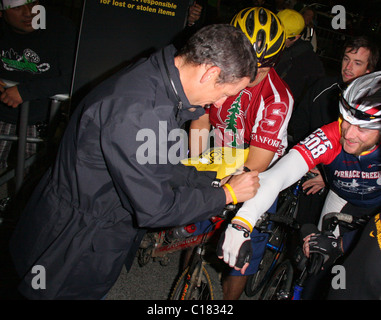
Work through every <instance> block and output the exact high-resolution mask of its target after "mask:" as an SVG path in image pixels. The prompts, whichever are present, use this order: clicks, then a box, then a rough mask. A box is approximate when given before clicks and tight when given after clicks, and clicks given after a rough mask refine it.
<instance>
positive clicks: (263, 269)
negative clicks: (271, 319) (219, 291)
mask: <svg viewBox="0 0 381 320" xmlns="http://www.w3.org/2000/svg"><path fill="white" fill-rule="evenodd" d="M278 230H279V235H278ZM284 232H285V231H284V229H283V228H282V227H281V226H278V229H277V230H276V231H274V233H273V234H272V236H274V237H276V236H279V237H280V239H281V240H278V242H279V243H278V244H277V246H279V245H280V243H281V242H282V241H283V239H284V236H285V234H284ZM268 242H270V243H271V236H270V238H269V240H268ZM278 254H279V251H274V250H271V249H268V248H266V250H265V253H264V255H263V257H262V260H261V262H260V264H259V267H258V271H257V272H256V273H255V274H252V275H250V276H248V278H247V281H246V286H245V294H246V295H247V296H248V297H253V296H255V295H257V294H258V293H259V292H260V291H261V290H262V288H263V287H264V286H265V284H266V282H267V281H268V280H269V277H270V275H271V271H272V270H270V267H271V265H272V264H273V263H274V261H275V259H276V257H277V255H278ZM269 256H270V257H271V256H272V258H269ZM278 259H279V258H278ZM256 279H260V280H259V281H257V280H256ZM256 282H257V283H256Z"/></svg>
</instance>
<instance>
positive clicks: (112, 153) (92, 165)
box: [11, 46, 226, 299]
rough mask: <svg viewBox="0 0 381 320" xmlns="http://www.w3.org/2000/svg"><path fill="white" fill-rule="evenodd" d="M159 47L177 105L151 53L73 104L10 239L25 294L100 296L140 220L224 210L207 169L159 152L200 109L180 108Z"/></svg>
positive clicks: (128, 257) (173, 220) (174, 221)
mask: <svg viewBox="0 0 381 320" xmlns="http://www.w3.org/2000/svg"><path fill="white" fill-rule="evenodd" d="M164 55H165V60H166V63H167V65H168V70H169V73H170V76H171V78H172V80H173V82H174V85H175V88H176V90H177V93H178V95H179V98H180V99H181V101H182V104H183V108H182V109H181V110H179V111H178V110H177V107H176V106H177V104H178V101H177V98H176V96H175V94H174V93H173V91H172V88H171V86H170V81H169V78H168V76H167V72H166V70H165V67H164V64H163V56H162V51H159V52H157V53H156V54H154V55H152V56H151V57H150V58H149V59H147V60H144V61H140V62H139V63H137V64H136V65H134V66H132V67H129V68H127V69H125V70H122V71H121V72H119V73H118V74H116V75H114V76H113V77H111V78H110V79H108V80H107V81H105V82H104V83H102V84H101V85H100V86H98V87H97V88H95V90H93V92H92V93H90V94H89V95H88V96H87V97H86V98H85V99H84V101H83V102H82V103H81V104H80V105H79V106H78V108H77V109H76V111H75V112H74V114H73V116H72V118H71V121H70V123H69V125H68V128H67V130H66V132H65V135H64V137H63V139H62V142H61V145H60V149H59V152H58V156H57V160H56V162H55V164H54V166H53V167H52V168H51V169H50V170H49V171H48V172H47V173H46V174H45V176H44V177H43V179H42V181H41V182H40V184H39V186H38V187H37V189H36V190H35V192H34V194H33V195H32V197H31V199H30V201H29V203H28V205H27V207H26V209H25V212H24V213H23V215H22V217H21V220H20V222H19V224H18V226H17V229H16V231H15V233H14V235H13V238H12V241H11V254H12V256H13V259H14V262H15V266H16V268H17V271H18V273H19V275H20V276H21V277H22V283H21V286H20V290H21V292H22V293H23V294H24V295H25V296H26V297H27V298H31V299H101V298H102V297H103V296H104V295H105V294H106V293H107V292H108V290H109V289H110V288H111V287H112V285H113V284H114V282H115V281H116V280H117V278H118V276H119V274H120V271H121V268H122V266H123V264H124V263H125V262H126V263H127V265H130V264H131V262H132V260H133V258H134V256H135V253H136V250H137V249H138V247H139V243H140V241H141V238H142V236H143V235H144V232H145V229H146V228H159V227H167V226H176V225H182V224H186V223H190V222H195V221H201V220H205V219H207V218H209V217H210V216H212V215H214V214H216V213H218V212H220V211H221V210H223V208H224V206H225V201H226V199H225V193H224V191H223V190H222V188H214V187H212V186H211V182H212V181H213V179H214V178H215V173H211V172H205V173H201V172H197V171H196V170H195V169H194V168H192V167H185V166H183V165H182V164H172V163H171V162H170V161H169V160H167V159H166V157H167V150H169V149H170V148H171V147H172V148H173V147H175V146H176V143H178V142H177V141H172V140H171V139H162V138H163V137H168V134H169V132H171V131H172V130H174V129H176V128H179V126H180V125H182V124H183V123H184V122H185V121H186V120H189V119H194V118H197V117H198V116H199V115H200V114H203V112H204V111H203V109H202V108H201V107H198V108H197V110H196V111H195V112H190V111H189V110H188V109H189V108H190V107H191V105H190V104H189V101H188V100H187V98H186V96H185V94H184V92H183V88H182V86H181V82H180V78H179V73H178V70H177V68H176V67H175V66H174V55H175V49H174V47H172V46H170V47H167V48H165V49H164ZM152 136H154V137H155V139H156V140H152V139H148V138H152ZM142 137H143V138H142ZM160 137H161V139H160ZM148 141H149V142H148ZM152 141H154V142H152ZM148 145H149V148H146V147H147V146H148ZM141 151H144V152H143V153H142V154H143V155H146V156H147V157H149V158H147V159H148V163H144V164H142V159H140V158H141V157H142V154H140V158H139V156H137V153H139V152H141ZM147 159H146V160H147ZM143 160H144V159H143ZM35 265H39V266H43V267H44V268H45V270H46V289H44V290H35V289H33V288H32V286H31V283H32V279H33V277H34V276H35V275H36V274H34V273H32V272H31V268H32V267H33V266H35Z"/></svg>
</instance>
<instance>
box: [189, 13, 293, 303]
mask: <svg viewBox="0 0 381 320" xmlns="http://www.w3.org/2000/svg"><path fill="white" fill-rule="evenodd" d="M231 24H232V25H234V26H235V27H237V28H238V29H240V30H242V31H243V32H244V33H245V34H246V36H247V37H248V38H249V40H250V42H251V43H252V44H253V47H254V49H255V51H256V53H257V58H258V72H257V77H256V79H255V80H254V82H252V83H250V85H249V86H248V87H247V88H245V89H244V90H242V91H241V92H239V93H238V94H237V95H235V96H232V97H229V98H227V99H226V101H225V102H224V104H223V105H222V106H221V107H219V106H216V105H211V106H210V107H209V109H206V114H205V115H204V116H202V117H200V118H199V119H197V120H194V121H193V122H192V124H191V126H190V128H191V135H190V146H191V156H195V155H198V154H200V153H201V152H202V151H204V149H205V148H206V145H207V144H206V143H204V144H202V143H199V144H198V143H197V142H199V141H200V140H199V138H200V135H199V134H198V133H199V132H200V133H201V141H206V138H207V137H208V135H209V131H210V129H211V126H213V127H214V130H213V131H212V132H213V134H214V138H215V140H214V145H215V146H217V147H226V146H227V147H232V148H244V147H246V146H249V154H248V158H247V160H246V161H245V170H246V171H249V170H257V171H258V172H262V171H264V170H266V169H267V168H268V167H269V166H270V165H271V164H272V163H274V162H275V161H276V160H277V159H278V158H279V157H281V156H282V155H283V154H284V152H285V150H286V148H287V125H288V122H289V120H290V117H291V113H292V109H293V105H294V99H293V96H292V93H291V91H290V89H289V87H288V86H287V84H286V83H285V82H284V81H283V80H282V79H281V78H280V77H279V76H278V74H277V73H276V72H275V70H274V68H273V67H274V65H275V63H276V61H277V60H278V58H279V54H280V53H281V52H282V51H283V49H284V43H285V32H284V29H283V27H282V25H281V23H280V21H279V19H278V18H277V16H276V15H275V14H274V13H272V12H271V11H270V10H267V9H264V8H260V7H251V8H246V9H244V10H241V11H240V12H239V13H238V14H237V15H236V16H235V17H234V18H233V20H232V22H231ZM193 130H195V132H196V134H195V135H193V136H192V132H194V131H193ZM202 133H203V135H202ZM192 148H193V149H192ZM251 240H252V244H253V255H252V260H251V263H250V268H249V269H248V270H247V271H246V273H245V274H244V275H242V274H241V273H240V272H237V271H236V270H234V269H232V270H231V271H230V273H229V274H228V276H227V277H224V280H223V292H224V299H228V300H232V299H238V298H239V297H240V296H241V294H242V292H243V290H244V288H245V284H246V281H247V277H248V276H249V275H250V274H254V273H255V272H256V271H257V269H258V265H259V262H260V260H261V258H262V255H263V252H264V250H265V245H266V242H267V235H264V234H260V233H257V232H253V233H252V236H251Z"/></svg>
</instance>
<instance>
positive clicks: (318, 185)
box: [302, 169, 325, 195]
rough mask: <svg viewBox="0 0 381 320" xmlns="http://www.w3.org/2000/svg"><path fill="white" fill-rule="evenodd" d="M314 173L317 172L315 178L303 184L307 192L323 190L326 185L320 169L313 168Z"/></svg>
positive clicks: (312, 192)
mask: <svg viewBox="0 0 381 320" xmlns="http://www.w3.org/2000/svg"><path fill="white" fill-rule="evenodd" d="M310 171H311V172H312V173H315V174H316V176H315V177H314V178H311V179H308V180H307V181H305V182H304V183H303V185H302V187H303V190H307V192H306V194H307V195H309V194H315V193H318V192H319V191H321V190H322V189H323V188H324V187H325V182H324V180H323V177H322V176H321V174H320V171H319V170H318V169H311V170H310Z"/></svg>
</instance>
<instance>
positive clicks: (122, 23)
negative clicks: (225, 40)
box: [72, 0, 189, 96]
mask: <svg viewBox="0 0 381 320" xmlns="http://www.w3.org/2000/svg"><path fill="white" fill-rule="evenodd" d="M188 4H189V1H188V0H162V1H156V0H122V1H117V0H86V1H85V3H84V8H83V14H82V22H81V31H80V35H79V43H78V53H77V59H76V67H75V72H74V79H73V90H72V95H76V94H77V95H79V96H83V95H84V94H86V93H87V92H88V91H89V90H91V88H92V87H94V86H95V85H96V84H98V83H99V82H101V81H102V80H104V79H105V78H107V77H108V76H110V75H111V74H112V73H114V72H116V71H117V70H119V69H121V68H122V67H124V66H125V65H128V64H129V63H130V62H131V61H133V60H135V59H136V58H138V57H141V56H148V55H149V54H151V53H153V52H154V51H156V50H158V49H160V48H161V47H164V46H166V45H167V44H169V43H171V42H172V40H173V39H174V37H176V36H177V35H178V34H179V33H180V32H181V31H182V30H183V28H184V25H185V19H186V14H187V9H188Z"/></svg>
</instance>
